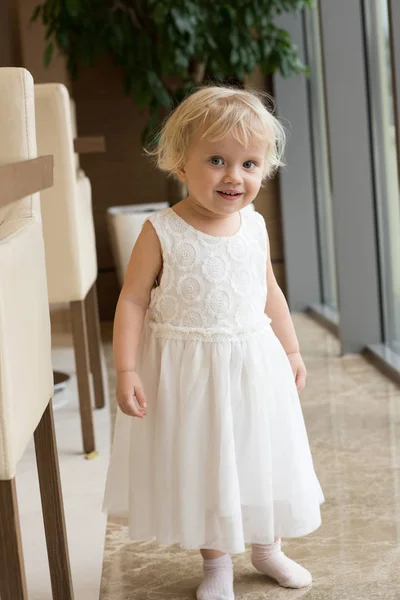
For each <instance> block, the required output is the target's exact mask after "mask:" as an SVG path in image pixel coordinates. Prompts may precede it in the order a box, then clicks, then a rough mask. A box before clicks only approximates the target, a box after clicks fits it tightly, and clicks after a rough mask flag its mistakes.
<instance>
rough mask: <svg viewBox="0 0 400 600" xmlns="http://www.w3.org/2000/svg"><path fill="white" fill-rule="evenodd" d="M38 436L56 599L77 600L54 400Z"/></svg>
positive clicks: (40, 425)
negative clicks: (68, 538)
mask: <svg viewBox="0 0 400 600" xmlns="http://www.w3.org/2000/svg"><path fill="white" fill-rule="evenodd" d="M34 438H35V450H36V462H37V469H38V475H39V486H40V496H41V499H42V511H43V522H44V529H45V533H46V543H47V555H48V558H49V569H50V578H51V588H52V590H53V598H54V599H55V600H73V597H74V592H73V588H72V578H71V567H70V563H69V554H68V543H67V532H66V527H65V517H64V505H63V498H62V489H61V481H60V469H59V464H58V453H57V443H56V437H55V430H54V419H53V405H52V402H51V401H50V402H49V405H48V406H47V408H46V410H45V412H44V413H43V416H42V418H41V421H40V423H39V425H38V426H37V428H36V431H35V434H34Z"/></svg>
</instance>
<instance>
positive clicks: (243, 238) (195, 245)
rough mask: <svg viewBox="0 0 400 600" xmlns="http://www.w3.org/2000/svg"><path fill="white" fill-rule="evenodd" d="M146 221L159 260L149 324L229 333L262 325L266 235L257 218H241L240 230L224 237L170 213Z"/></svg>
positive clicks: (263, 222) (264, 292) (260, 221)
mask: <svg viewBox="0 0 400 600" xmlns="http://www.w3.org/2000/svg"><path fill="white" fill-rule="evenodd" d="M149 220H150V221H151V223H152V224H153V226H154V228H155V230H156V232H157V235H158V237H159V240H160V244H161V248H162V255H163V274H162V277H161V281H160V285H159V286H157V287H156V288H155V289H153V291H152V295H151V302H150V306H149V313H148V314H149V319H150V321H153V322H154V323H158V324H168V325H169V326H175V327H179V328H185V329H186V328H188V329H200V330H204V329H205V330H223V329H227V330H229V331H230V332H231V333H233V332H239V331H246V330H252V331H254V330H255V329H257V327H259V326H260V325H261V324H265V315H264V309H265V302H266V295H267V284H266V268H267V238H266V235H267V234H266V228H265V221H264V218H263V217H262V216H261V215H260V214H259V213H257V212H251V213H248V214H245V215H242V219H241V225H240V229H239V230H238V232H237V233H236V234H235V235H233V236H228V237H216V236H212V235H209V234H206V233H203V232H201V231H198V230H197V229H195V228H194V227H192V226H191V225H189V224H188V223H186V222H185V221H184V220H183V219H182V218H181V217H179V216H178V215H177V214H176V213H175V211H174V210H173V209H172V208H167V209H164V210H161V211H158V212H157V213H155V214H154V215H152V216H151V217H150V218H149Z"/></svg>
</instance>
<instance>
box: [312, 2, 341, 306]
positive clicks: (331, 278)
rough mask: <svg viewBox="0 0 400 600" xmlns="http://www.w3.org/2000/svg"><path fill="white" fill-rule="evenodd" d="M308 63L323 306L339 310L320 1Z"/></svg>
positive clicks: (315, 17)
mask: <svg viewBox="0 0 400 600" xmlns="http://www.w3.org/2000/svg"><path fill="white" fill-rule="evenodd" d="M306 30H307V31H306V36H305V37H306V43H307V64H308V65H309V68H310V72H311V76H310V79H309V97H310V109H311V127H312V146H313V170H314V182H315V192H316V212H317V228H318V231H317V235H318V248H319V263H320V271H321V273H320V279H321V292H322V293H321V296H322V302H323V304H324V305H326V306H328V307H329V308H332V309H333V310H337V303H338V302H337V289H336V265H335V246H334V237H333V219H332V189H331V178H330V164H329V138H328V127H327V118H326V100H325V86H324V68H323V58H322V42H321V25H320V17H319V11H318V3H316V5H315V8H314V9H313V10H311V11H307V13H306Z"/></svg>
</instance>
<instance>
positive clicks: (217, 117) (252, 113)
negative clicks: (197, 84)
mask: <svg viewBox="0 0 400 600" xmlns="http://www.w3.org/2000/svg"><path fill="white" fill-rule="evenodd" d="M263 100H268V101H271V98H270V96H268V94H265V93H262V92H256V91H253V90H242V89H237V88H233V87H223V86H208V87H203V88H200V89H198V90H197V91H195V92H194V93H192V94H191V95H190V96H188V97H187V98H186V99H185V100H184V101H183V102H182V103H181V104H179V106H178V107H177V108H176V109H175V110H174V111H173V112H172V113H171V114H170V115H169V117H168V118H167V119H166V121H165V123H164V125H163V127H162V129H161V133H160V136H159V141H158V144H157V147H156V148H155V149H154V150H153V151H147V154H150V155H153V156H154V157H155V158H156V162H157V166H158V167H159V168H160V169H161V170H162V171H167V172H168V173H169V174H172V175H175V176H176V175H177V172H178V171H179V170H180V169H182V168H183V167H184V164H185V160H186V156H187V150H188V148H189V145H190V143H191V140H192V137H193V134H194V132H195V131H196V130H198V129H199V128H201V127H203V128H204V132H203V134H202V139H204V138H206V139H207V140H210V141H211V142H214V141H219V140H221V139H222V138H224V137H225V136H226V135H228V134H232V135H233V136H234V138H235V139H236V140H238V141H239V142H240V143H241V144H243V145H244V146H246V145H247V144H248V143H249V141H250V140H252V139H254V138H255V139H257V140H260V141H263V142H265V143H266V151H265V164H264V173H263V177H264V179H266V178H268V177H271V175H272V174H273V173H274V172H275V171H276V170H277V169H278V168H279V167H280V166H282V165H283V164H284V163H283V162H282V156H283V151H284V145H285V138H286V136H285V131H284V129H283V127H282V125H281V124H280V122H279V121H278V119H277V118H276V117H275V116H274V115H273V114H272V112H271V111H270V110H268V108H267V107H266V106H265V105H264V103H263Z"/></svg>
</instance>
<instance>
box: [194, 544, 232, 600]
mask: <svg viewBox="0 0 400 600" xmlns="http://www.w3.org/2000/svg"><path fill="white" fill-rule="evenodd" d="M203 568H204V579H203V581H202V583H201V584H200V587H199V588H198V590H197V600H235V595H234V593H233V567H232V560H231V557H230V556H229V554H224V555H223V556H220V557H219V558H213V559H210V560H206V559H204V562H203Z"/></svg>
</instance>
